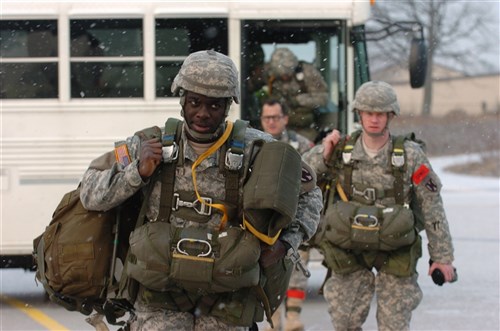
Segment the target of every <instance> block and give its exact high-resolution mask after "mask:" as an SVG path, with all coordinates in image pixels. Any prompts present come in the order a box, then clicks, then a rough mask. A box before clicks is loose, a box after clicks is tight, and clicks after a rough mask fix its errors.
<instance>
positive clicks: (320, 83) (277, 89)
mask: <svg viewBox="0 0 500 331" xmlns="http://www.w3.org/2000/svg"><path fill="white" fill-rule="evenodd" d="M267 67H268V74H269V77H268V80H267V86H265V89H266V92H267V95H269V96H270V97H272V98H275V99H278V100H281V101H282V102H284V103H286V104H287V105H288V108H289V109H290V114H289V122H288V127H289V128H290V129H292V130H295V131H297V132H298V133H300V134H302V135H304V136H305V137H306V138H308V139H310V140H313V141H314V139H315V138H316V136H317V134H318V130H319V129H321V123H318V118H319V117H318V116H319V112H320V110H321V109H324V108H326V105H327V103H328V92H327V84H326V82H325V80H324V78H323V76H322V75H321V73H320V72H319V70H318V69H316V68H315V67H314V66H313V65H312V64H309V63H305V62H302V61H299V60H298V58H297V57H296V56H295V54H293V53H292V52H291V51H290V50H289V49H288V48H277V49H276V50H275V51H274V53H273V54H272V56H271V61H270V62H269V64H268V66H267Z"/></svg>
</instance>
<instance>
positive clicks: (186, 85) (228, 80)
mask: <svg viewBox="0 0 500 331" xmlns="http://www.w3.org/2000/svg"><path fill="white" fill-rule="evenodd" d="M181 89H184V90H186V91H191V92H195V93H198V94H202V95H205V96H208V97H212V98H233V99H234V101H235V102H236V103H239V99H240V89H239V82H238V69H236V65H235V64H234V62H233V61H232V60H231V59H230V58H229V57H227V56H226V55H224V54H221V53H218V52H216V51H213V50H208V51H199V52H195V53H192V54H190V55H189V56H188V57H187V58H186V59H185V60H184V63H183V64H182V66H181V69H180V70H179V73H178V74H177V76H175V78H174V81H173V83H172V93H173V94H174V95H178V94H179V91H180V90H181Z"/></svg>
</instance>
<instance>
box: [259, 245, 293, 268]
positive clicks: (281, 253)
mask: <svg viewBox="0 0 500 331" xmlns="http://www.w3.org/2000/svg"><path fill="white" fill-rule="evenodd" d="M285 245H286V243H284V242H283V241H281V240H277V241H276V242H275V243H274V245H272V246H269V245H266V244H264V243H261V245H260V248H261V253H260V259H259V263H260V266H261V267H262V268H267V267H269V266H271V265H273V264H275V263H277V262H278V261H279V260H281V259H283V258H284V257H285V255H286V251H287V247H286V246H285Z"/></svg>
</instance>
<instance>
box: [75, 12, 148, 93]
mask: <svg viewBox="0 0 500 331" xmlns="http://www.w3.org/2000/svg"><path fill="white" fill-rule="evenodd" d="M70 27H71V42H70V55H71V97H72V98H126V97H142V96H143V95H144V91H143V90H144V84H143V76H144V68H143V40H142V39H143V35H142V20H140V19H98V20H95V19H94V20H76V19H75V20H71V21H70Z"/></svg>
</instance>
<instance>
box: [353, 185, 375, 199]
mask: <svg viewBox="0 0 500 331" xmlns="http://www.w3.org/2000/svg"><path fill="white" fill-rule="evenodd" d="M352 193H353V194H355V195H359V196H361V197H363V198H365V199H366V200H368V201H375V200H376V199H377V191H375V189H374V188H372V187H369V188H366V189H365V190H364V191H358V190H356V187H354V185H353V186H352Z"/></svg>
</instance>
